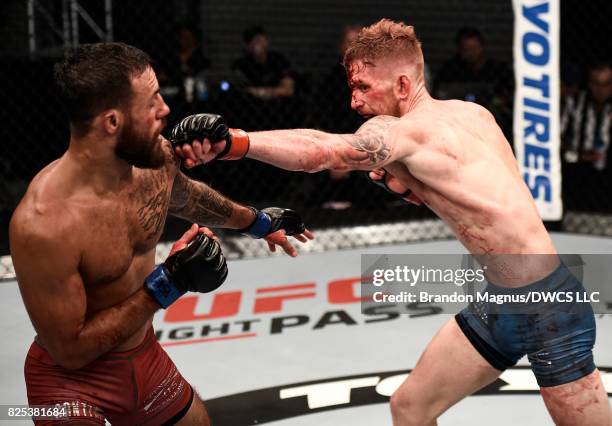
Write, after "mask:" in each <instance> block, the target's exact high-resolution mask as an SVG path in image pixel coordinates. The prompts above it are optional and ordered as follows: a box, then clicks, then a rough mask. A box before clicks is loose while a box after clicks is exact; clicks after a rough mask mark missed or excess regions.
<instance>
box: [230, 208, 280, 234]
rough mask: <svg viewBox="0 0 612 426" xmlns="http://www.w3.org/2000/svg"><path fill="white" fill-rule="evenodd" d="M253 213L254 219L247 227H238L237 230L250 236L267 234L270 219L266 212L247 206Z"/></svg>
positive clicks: (270, 224)
mask: <svg viewBox="0 0 612 426" xmlns="http://www.w3.org/2000/svg"><path fill="white" fill-rule="evenodd" d="M249 208H250V209H251V210H253V213H255V221H254V222H253V223H252V224H251V225H250V226H248V227H246V228H243V229H239V230H238V232H241V233H243V234H244V235H248V236H249V237H251V238H262V237H265V236H266V235H268V233H269V232H270V228H271V227H272V219H271V218H270V216H268V215H267V214H266V213H264V212H262V211H259V210H257V209H256V208H254V207H249Z"/></svg>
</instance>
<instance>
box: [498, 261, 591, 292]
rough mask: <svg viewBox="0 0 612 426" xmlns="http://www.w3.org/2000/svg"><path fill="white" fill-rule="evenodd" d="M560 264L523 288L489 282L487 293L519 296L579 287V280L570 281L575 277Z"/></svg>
mask: <svg viewBox="0 0 612 426" xmlns="http://www.w3.org/2000/svg"><path fill="white" fill-rule="evenodd" d="M559 262H560V263H559V266H557V268H556V269H555V270H553V271H552V272H551V273H550V274H548V275H547V276H545V277H544V278H541V279H539V280H537V281H534V282H532V283H530V284H527V285H524V286H521V287H504V286H501V285H498V284H494V283H492V282H490V281H489V282H487V291H489V292H490V293H493V294H508V293H511V294H517V295H518V294H526V293H529V292H533V291H545V290H546V291H551V290H561V289H563V288H564V287H572V288H573V287H577V286H579V285H580V282H579V281H578V280H577V279H574V280H569V278H571V277H574V276H573V274H572V273H571V272H570V270H569V269H568V268H567V266H566V265H565V264H564V263H563V262H562V261H561V260H559ZM574 278H575V277H574Z"/></svg>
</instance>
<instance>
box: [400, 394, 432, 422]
mask: <svg viewBox="0 0 612 426" xmlns="http://www.w3.org/2000/svg"><path fill="white" fill-rule="evenodd" d="M390 405H391V416H392V417H393V424H394V426H412V425H415V426H416V425H420V426H422V425H429V424H432V423H433V422H434V421H435V419H436V415H435V413H434V412H433V410H432V409H431V408H432V407H430V406H429V404H426V403H425V402H424V401H419V400H418V399H417V398H416V397H415V396H413V395H412V394H410V393H407V392H395V393H394V394H393V395H391V400H390Z"/></svg>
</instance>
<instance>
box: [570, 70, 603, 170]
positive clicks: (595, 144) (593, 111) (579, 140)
mask: <svg viewBox="0 0 612 426" xmlns="http://www.w3.org/2000/svg"><path fill="white" fill-rule="evenodd" d="M611 120H612V67H611V66H610V65H609V64H599V65H595V66H593V67H591V68H590V69H589V72H588V89H587V90H583V91H581V92H579V93H578V94H577V95H576V96H568V97H567V98H566V100H565V108H564V111H563V115H562V119H561V134H562V141H563V149H564V159H565V161H567V162H569V163H575V162H581V163H587V164H589V165H590V166H592V167H593V168H595V169H597V170H603V169H605V168H606V166H607V163H608V158H607V157H608V151H609V150H608V147H609V146H610V132H611V131H612V128H611V127H610V123H611Z"/></svg>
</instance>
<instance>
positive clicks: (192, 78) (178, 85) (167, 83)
mask: <svg viewBox="0 0 612 426" xmlns="http://www.w3.org/2000/svg"><path fill="white" fill-rule="evenodd" d="M173 48H174V50H173V51H172V52H171V53H170V54H169V55H165V56H164V58H163V59H162V60H160V64H159V73H158V75H159V83H160V86H161V88H160V90H161V93H162V95H164V97H166V98H167V99H168V103H169V104H171V107H172V109H173V110H176V111H174V112H175V113H176V114H177V115H178V116H182V115H184V114H185V113H188V112H190V111H191V110H195V109H198V107H197V106H196V105H194V104H195V103H197V102H204V101H206V100H207V94H208V90H207V87H206V79H205V76H204V72H205V70H207V69H208V68H210V60H209V59H208V58H207V57H206V56H204V54H203V53H202V49H201V47H200V36H199V34H198V31H197V30H196V29H195V28H192V27H190V26H187V25H181V26H179V27H177V28H176V31H175V39H174V46H173Z"/></svg>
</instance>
